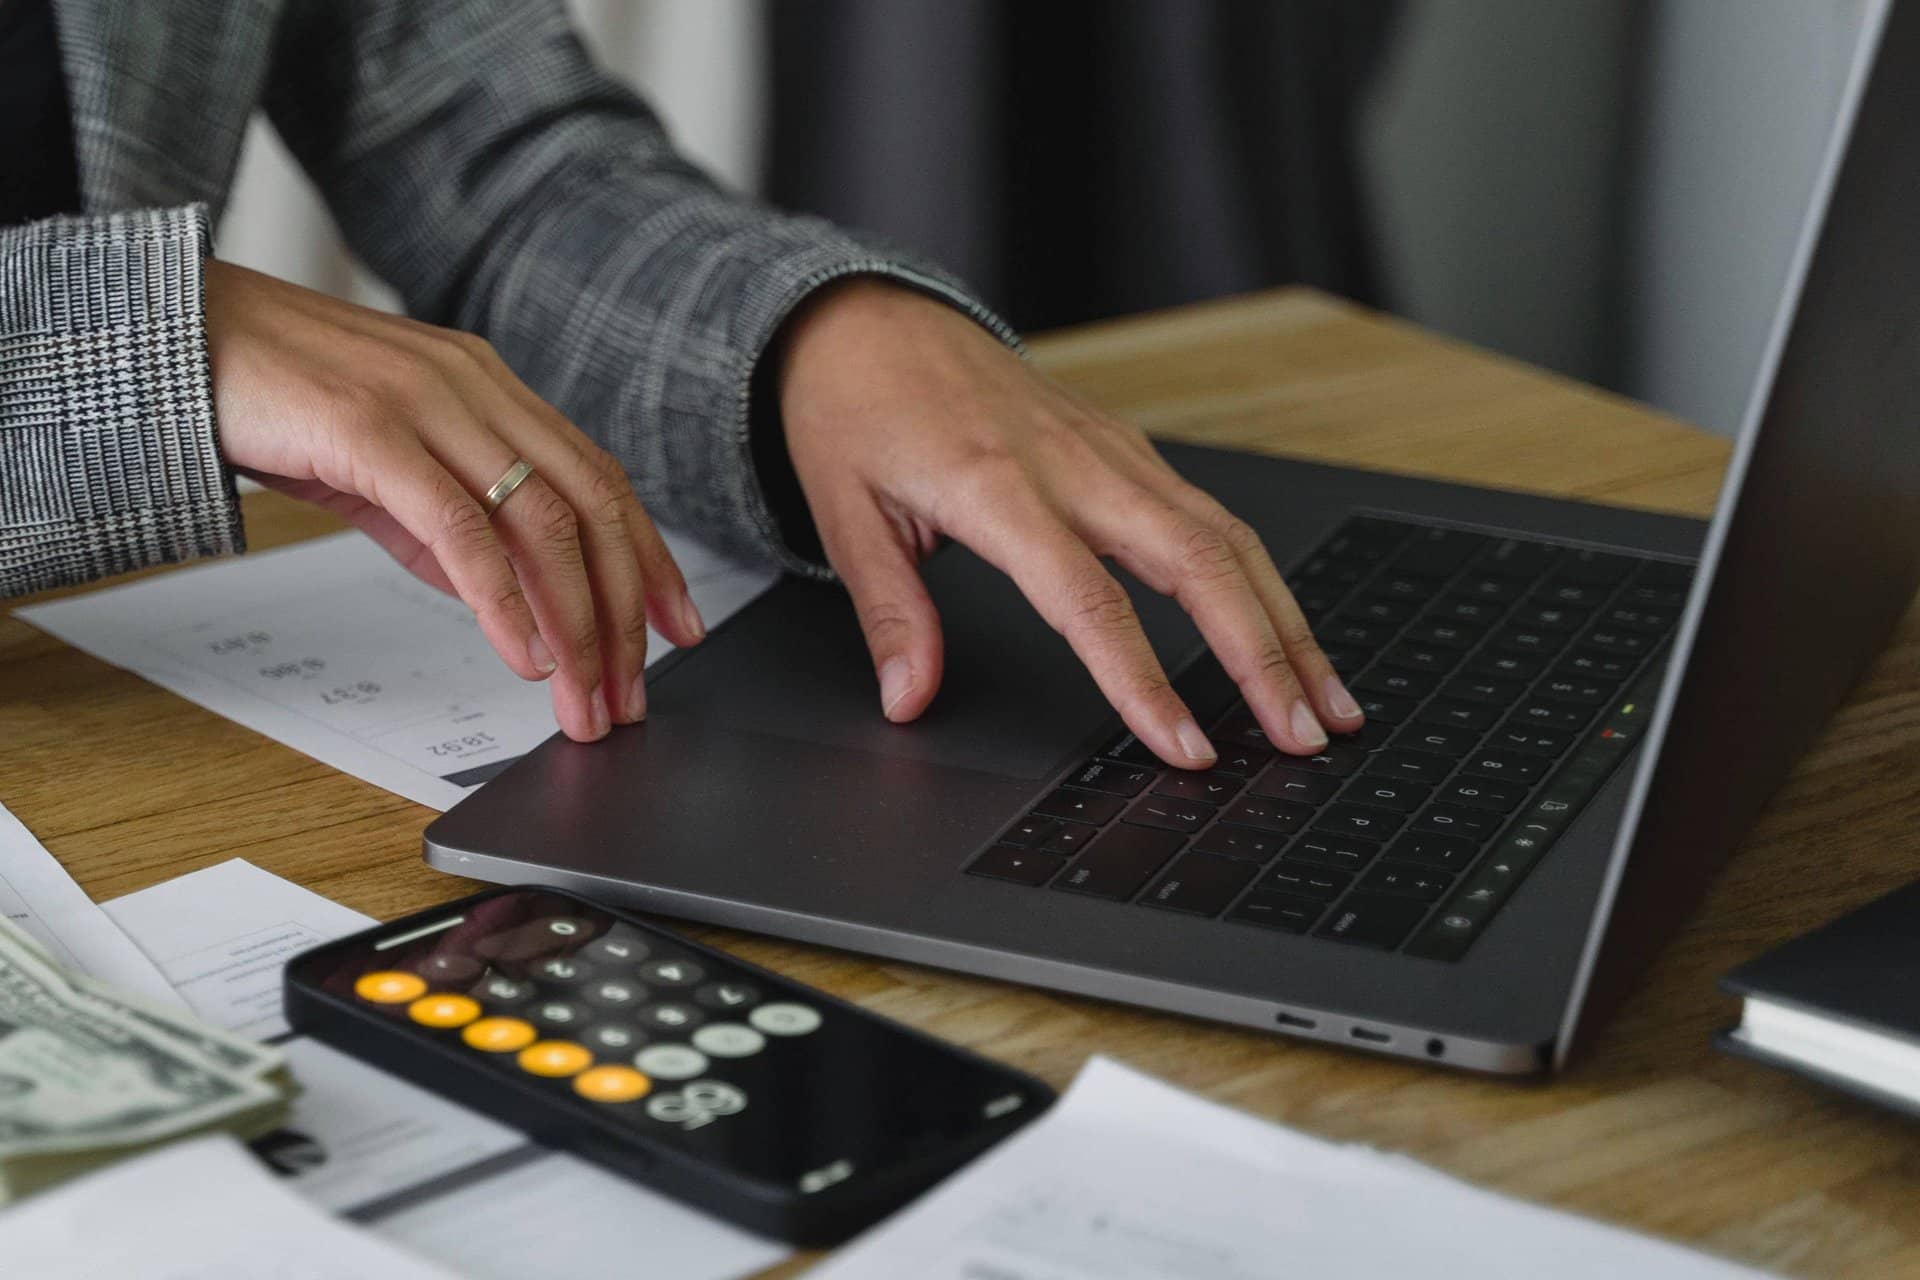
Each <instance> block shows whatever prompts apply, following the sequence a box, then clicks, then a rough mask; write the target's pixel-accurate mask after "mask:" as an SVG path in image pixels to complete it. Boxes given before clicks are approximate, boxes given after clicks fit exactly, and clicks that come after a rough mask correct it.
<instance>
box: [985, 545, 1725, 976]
mask: <svg viewBox="0 0 1920 1280" xmlns="http://www.w3.org/2000/svg"><path fill="white" fill-rule="evenodd" d="M1691 580H1692V569H1691V567H1690V566H1687V565H1683V564H1678V563H1674V562H1671V561H1661V560H1650V559H1641V558H1638V557H1633V556H1626V555H1617V554H1612V553H1609V552H1601V551H1593V550H1587V549H1582V548H1574V547H1562V546H1556V545H1553V544H1551V543H1546V542H1536V541H1530V540H1527V539H1522V538H1511V537H1500V536H1494V535H1488V534H1483V533H1474V532H1469V531H1466V530H1460V529H1452V528H1441V527H1436V526H1429V525H1420V524H1413V523H1408V522H1405V521H1400V520H1390V519H1384V518H1380V517H1374V516H1359V517H1355V518H1353V519H1351V520H1349V521H1347V522H1346V523H1345V524H1344V525H1342V526H1341V527H1340V528H1339V529H1338V530H1337V531H1336V532H1335V533H1334V534H1333V536H1332V537H1330V538H1328V539H1327V541H1326V542H1325V543H1324V544H1323V545H1322V546H1321V547H1320V548H1319V549H1318V550H1317V551H1316V552H1315V553H1314V554H1313V555H1312V556H1310V557H1309V558H1308V559H1307V560H1306V562H1305V563H1304V565H1302V567H1301V568H1300V570H1299V572H1297V573H1296V574H1294V575H1292V577H1291V579H1290V581H1291V583H1292V586H1293V590H1294V593H1295V597H1296V598H1297V599H1298V600H1299V602H1300V605H1301V608H1302V609H1303V610H1305V612H1306V614H1307V617H1308V619H1309V621H1311V622H1312V623H1313V624H1314V630H1315V634H1316V635H1317V636H1318V637H1319V639H1320V642H1321V644H1322V645H1323V646H1324V647H1325V649H1326V653H1327V656H1328V658H1329V659H1331V660H1332V662H1333V665H1334V667H1335V669H1336V670H1338V671H1339V672H1340V674H1341V676H1342V677H1343V678H1345V679H1346V681H1347V682H1348V685H1349V687H1350V688H1351V689H1352V690H1353V694H1354V697H1355V698H1356V699H1358V701H1359V702H1360V705H1361V707H1362V708H1363V709H1364V710H1365V712H1366V715H1367V722H1366V724H1365V725H1364V726H1363V727H1362V728H1361V730H1360V732H1358V733H1354V734H1345V735H1337V736H1335V737H1334V739H1333V740H1332V742H1330V743H1329V744H1328V746H1327V749H1326V750H1325V751H1323V752H1321V753H1320V754H1319V755H1317V756H1311V757H1300V756H1289V755H1285V754H1282V753H1279V752H1277V751H1275V750H1274V749H1273V748H1272V747H1271V745H1270V744H1269V743H1268V742H1267V738H1266V735H1265V733H1264V732H1263V731H1262V730H1261V728H1260V726H1259V723H1258V722H1257V721H1256V720H1255V719H1254V717H1253V715H1252V713H1251V712H1250V711H1248V709H1247V707H1246V704H1245V703H1244V702H1237V703H1235V704H1234V706H1233V707H1232V708H1231V709H1229V710H1228V711H1227V712H1226V714H1225V715H1224V716H1222V717H1221V718H1220V719H1219V720H1218V721H1217V722H1216V723H1215V724H1214V725H1213V727H1212V733H1211V736H1212V739H1213V742H1214V745H1215V746H1216V747H1217V748H1218V749H1219V752H1220V760H1219V763H1218V764H1217V765H1216V766H1215V767H1214V768H1212V769H1211V770H1208V771H1206V772H1204V773H1194V772H1189V771H1186V770H1180V769H1170V768H1168V767H1166V766H1165V765H1163V764H1161V763H1160V761H1159V760H1158V759H1157V758H1156V757H1155V756H1154V755H1153V753H1152V752H1150V751H1148V750H1147V749H1146V747H1145V746H1144V745H1143V744H1142V743H1140V742H1139V741H1138V740H1137V739H1135V738H1134V737H1133V736H1132V735H1131V734H1125V733H1123V734H1121V736H1120V737H1119V738H1117V739H1116V740H1115V741H1113V742H1112V743H1110V744H1108V746H1107V748H1106V749H1105V750H1104V751H1102V752H1101V753H1100V754H1099V755H1097V756H1096V757H1094V758H1093V759H1091V760H1088V761H1087V762H1086V763H1085V764H1084V765H1082V766H1080V767H1079V768H1077V769H1075V770H1073V771H1072V772H1071V773H1069V774H1068V775H1067V776H1066V777H1065V778H1063V779H1062V780H1061V782H1060V785H1059V786H1058V787H1057V788H1056V789H1054V790H1053V791H1052V792H1051V793H1050V794H1049V795H1047V796H1046V798H1045V799H1043V800H1042V801H1041V802H1040V803H1039V804H1038V805H1036V806H1035V808H1034V810H1033V812H1032V813H1030V814H1028V815H1027V816H1025V817H1024V818H1022V819H1021V820H1020V821H1019V822H1017V823H1016V824H1014V826H1012V827H1011V828H1009V829H1008V830H1007V831H1006V832H1004V833H1003V834H1002V835H1001V836H1000V838H999V840H998V841H997V842H996V843H995V844H993V845H992V846H991V847H989V848H988V849H986V850H985V851H984V852H982V853H980V854H979V855H978V856H976V857H975V858H974V859H973V860H972V861H971V862H970V863H969V864H968V866H967V868H966V870H967V873H968V874H970V875H976V876H986V877H990V878H992V879H996V880H1001V881H1006V882H1009V883H1012V884H1017V885H1023V886H1026V887H1029V888H1032V889H1036V890H1040V889H1045V890H1047V891H1049V892H1064V893H1076V894H1081V895H1085V896H1091V897H1095V898H1104V899H1108V900H1110V901H1112V902H1114V903H1116V904H1128V909H1135V908H1146V909H1152V910H1161V911H1175V912H1183V913H1186V914H1189V915H1194V916H1203V917H1208V918H1213V919H1217V920H1220V921H1222V922H1223V923H1226V924H1229V925H1241V926H1250V927H1253V928H1259V929H1271V930H1279V931H1281V932H1285V933H1294V934H1306V935H1310V936H1313V937H1317V938H1326V939H1331V940H1335V941H1340V942H1347V943H1354V944H1358V945H1362V946H1369V947H1376V948H1384V949H1389V950H1391V949H1403V950H1404V951H1405V952H1406V953H1407V954H1409V955H1414V956H1419V957H1422V958H1425V959H1430V960H1457V959H1458V958H1459V957H1461V956H1462V955H1464V954H1465V953H1466V951H1467V949H1468V948H1469V947H1470V946H1471V945H1472V944H1473V941H1474V939H1475V938H1477V937H1478V936H1480V934H1482V933H1483V932H1484V931H1485V929H1486V926H1487V922H1488V921H1489V920H1491V919H1492V918H1493V916H1494V914H1495V913H1496V912H1498V911H1499V909H1500V908H1501V907H1502V906H1503V905H1504V904H1505V903H1506V902H1507V901H1508V900H1509V899H1510V898H1511V896H1512V894H1513V891H1514V890H1515V888H1516V887H1517V886H1518V885H1519V884H1520V882H1521V881H1522V880H1523V879H1524V878H1525V876H1526V875H1527V873H1528V872H1529V871H1530V870H1532V868H1533V867H1534V866H1536V865H1537V864H1538V863H1539V862H1540V860H1541V859H1542V858H1543V857H1544V856H1545V855H1546V853H1547V851H1548V850H1549V849H1550V848H1551V847H1552V846H1553V843H1554V840H1555V839H1556V838H1557V837H1558V836H1559V834H1560V833H1561V832H1562V831H1563V830H1565V829H1566V828H1567V826H1568V825H1570V824H1571V823H1572V821H1573V820H1574V818H1575V817H1576V816H1577V815H1578V814H1579V812H1580V810H1581V808H1582V807H1583V806H1584V805H1585V804H1586V803H1587V801H1588V800H1590V799H1591V798H1592V797H1593V796H1594V795H1595V794H1597V793H1598V792H1599V790H1600V788H1601V786H1602V785H1603V784H1604V783H1605V782H1606V780H1607V778H1608V777H1609V776H1610V775H1611V774H1612V772H1613V770H1614V768H1615V766H1616V765H1618V764H1619V762H1620V760H1621V759H1622V758H1624V757H1625V756H1626V754H1627V751H1628V749H1629V748H1630V747H1631V746H1632V745H1633V743H1634V742H1636V741H1637V740H1638V738H1639V734H1640V729H1641V726H1642V724H1643V723H1644V721H1645V719H1646V717H1647V715H1648V713H1649V712H1650V711H1651V709H1652V701H1653V698H1654V697H1655V696H1656V695H1657V693H1658V690H1659V680H1660V675H1661V671H1662V669H1663V667H1664V665H1665V659H1666V649H1667V643H1668V639H1669V637H1670V635H1671V633H1672V630H1673V627H1674V625H1675V623H1676V622H1677V620H1678V618H1679V615H1680V609H1681V605H1682V604H1683V603H1684V601H1685V599H1686V594H1687V588H1688V586H1689V584H1690V582H1691ZM1212 660H1213V659H1211V658H1210V657H1208V658H1202V659H1201V661H1212Z"/></svg>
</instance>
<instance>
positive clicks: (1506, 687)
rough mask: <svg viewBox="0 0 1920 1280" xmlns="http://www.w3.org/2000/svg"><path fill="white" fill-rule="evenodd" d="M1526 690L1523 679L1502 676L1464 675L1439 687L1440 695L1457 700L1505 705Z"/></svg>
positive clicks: (1509, 704) (1511, 702)
mask: <svg viewBox="0 0 1920 1280" xmlns="http://www.w3.org/2000/svg"><path fill="white" fill-rule="evenodd" d="M1526 690H1527V685H1526V682H1525V681H1523V680H1509V679H1507V678H1506V677H1504V676H1484V675H1465V676H1456V677H1454V678H1453V679H1451V680H1449V681H1447V683H1446V684H1445V685H1443V686H1442V687H1441V689H1440V695H1441V696H1442V697H1445V698H1452V699H1455V700H1456V701H1459V702H1485V703H1491V704H1493V705H1495V706H1500V707H1507V706H1511V705H1512V704H1513V700H1514V699H1515V698H1517V697H1519V696H1520V695H1521V694H1523V693H1525V692H1526Z"/></svg>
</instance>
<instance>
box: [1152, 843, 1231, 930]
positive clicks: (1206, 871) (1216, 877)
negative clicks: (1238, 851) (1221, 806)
mask: <svg viewBox="0 0 1920 1280" xmlns="http://www.w3.org/2000/svg"><path fill="white" fill-rule="evenodd" d="M1258 869H1259V868H1257V867H1256V866H1254V864H1253V863H1251V862H1240V861H1237V860H1235V859H1233V858H1222V857H1218V856H1216V855H1214V854H1211V853H1188V854H1182V855H1181V857H1180V860H1179V861H1178V862H1176V863H1174V864H1173V866H1172V867H1171V868H1170V869H1169V870H1168V871H1167V872H1166V874H1164V875H1162V876H1161V877H1160V879H1159V880H1158V881H1156V882H1155V883H1154V886H1153V887H1152V888H1151V889H1149V890H1147V892H1146V895H1145V896H1144V897H1142V898H1141V899H1140V901H1141V902H1142V903H1143V904H1145V905H1146V906H1149V907H1160V908H1162V909H1164V910H1167V911H1186V912H1190V913H1192V914H1194V915H1201V916H1217V915H1219V914H1220V913H1221V912H1222V911H1225V910H1226V909H1227V904H1228V903H1229V902H1232V901H1233V899H1234V896H1235V895H1236V894H1238V893H1239V892H1240V891H1241V890H1242V889H1244V888H1246V887H1247V881H1249V880H1251V879H1253V873H1254V872H1255V871H1257V870H1258Z"/></svg>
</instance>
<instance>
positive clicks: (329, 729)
mask: <svg viewBox="0 0 1920 1280" xmlns="http://www.w3.org/2000/svg"><path fill="white" fill-rule="evenodd" d="M663 536H665V537H666V540H667V545H668V548H669V549H670V550H671V551H672V552H673V554H674V559H675V560H676V562H677V563H678V564H679V565H680V568H681V572H682V573H683V574H685V576H686V579H687V587H688V590H689V591H690V592H691V593H692V595H693V600H694V603H695V605H697V606H698V607H699V609H700V613H701V616H702V617H704V618H705V619H706V622H707V625H708V626H714V625H717V624H718V623H719V622H720V621H721V620H722V619H723V618H725V617H727V616H728V615H730V614H732V613H733V612H734V611H735V610H737V609H739V608H740V607H741V606H742V605H744V604H746V603H747V602H748V601H749V600H751V599H753V598H754V597H755V596H756V595H758V594H759V593H760V592H761V591H763V590H765V589H766V587H767V585H768V584H769V583H770V582H772V581H773V575H772V573H770V572H769V571H767V570H764V569H748V568H745V567H742V566H740V565H738V564H735V563H734V562H733V561H730V560H727V559H724V558H722V557H721V556H719V555H718V554H716V553H715V552H712V551H709V550H708V549H706V548H705V547H703V546H701V545H700V544H699V543H697V542H694V541H692V540H690V539H688V538H685V537H683V536H680V535H677V534H673V533H666V534H664V535H663ZM16 616H17V617H20V618H22V619H24V620H26V621H27V622H30V623H32V624H33V625H34V626H37V627H39V628H41V629H42V630H44V631H48V632H50V633H52V634H53V635H56V636H58V637H59V638H60V639H62V640H64V641H66V642H67V643H68V644H70V645H73V646H74V647H75V648H78V649H82V650H85V651H86V652H88V653H90V654H93V655H94V656H95V657H97V658H101V659H104V660H105V661H107V662H111V663H113V664H114V665H115V666H119V667H125V668H126V669H127V670H129V671H132V672H134V673H136V674H138V675H141V676H144V677H145V678H147V679H148V680H151V681H153V682H154V683H155V684H157V685H160V686H162V687H163V688H167V689H171V690H172V691H173V692H175V693H177V694H179V695H180V696H182V697H184V698H189V699H191V700H192V701H194V702H197V703H199V704H200V705H201V706H203V707H206V708H207V709H208V710H210V711H215V712H218V713H219V714H220V715H223V716H226V717H227V718H228V719H230V720H236V721H238V722H239V723H241V724H244V725H246V726H247V727H248V728H250V729H254V730H257V731H258V732H260V733H263V734H265V735H267V736H268V737H270V738H274V739H276V740H277V741H280V742H283V743H285V744H286V745H287V746H290V747H292V748H294V749H295V750H296V751H301V752H304V753H306V754H307V755H310V756H312V757H313V758H314V759H316V760H319V761H321V762H322V763H323V764H327V765H331V766H332V767H333V768H336V769H339V770H341V771H343V772H346V773H351V774H353V775H354V776H355V777H357V778H362V779H364V780H366V781H368V782H371V783H373V784H374V785H375V786H378V787H384V788H386V789H387V790H388V791H392V792H394V793H396V794H398V795H403V796H405V797H407V798H408V799H409V800H414V801H417V802H419V803H420V804H424V805H428V806H430V807H432V808H435V809H448V808H451V807H452V806H453V805H454V804H455V803H456V802H458V801H459V800H460V798H461V797H462V796H464V795H466V794H467V793H468V792H469V791H471V790H473V789H474V788H475V787H477V786H479V785H480V784H481V783H483V782H485V781H486V780H487V779H488V778H490V777H492V776H493V775H494V774H496V773H498V772H499V771H500V770H501V769H504V768H505V767H506V766H507V765H509V764H511V763H512V762H513V761H515V760H517V759H519V758H520V757H521V756H523V755H525V754H526V753H527V752H529V751H531V750H533V748H534V747H536V746H538V745H539V744H540V743H541V742H543V741H545V740H546V739H547V738H548V737H550V736H551V735H552V734H553V732H554V722H553V709H552V703H551V700H550V697H549V695H548V692H547V688H546V686H545V685H544V684H540V683H534V682H529V681H525V680H521V679H520V678H519V677H518V676H516V675H514V674H513V672H511V671H509V670H508V669H507V667H506V666H505V664H503V663H502V662H501V661H500V659H499V657H498V656H497V655H495V654H494V652H493V650H492V648H491V647H490V646H489V645H488V644H487V641H486V637H485V636H484V635H483V634H482V633H481V631H480V627H479V624H478V623H476V622H475V621H474V619H473V615H472V614H471V613H470V612H469V611H468V609H467V607H466V606H465V605H464V604H462V603H461V602H460V601H458V600H456V599H454V598H452V597H451V596H448V595H445V594H443V593H441V592H439V591H436V590H434V589H433V588H432V587H429V586H427V585H426V584H425V583H422V582H421V581H419V580H418V579H417V578H415V577H414V576H413V575H412V574H410V573H408V572H407V571H406V570H405V569H403V568H401V567H400V566H399V565H398V564H396V563H395V562H394V560H393V559H392V557H390V556H388V555H387V553H386V552H384V551H382V550H381V549H380V548H379V547H378V546H377V545H375V543H374V542H373V541H372V540H371V539H369V538H367V537H365V536H364V535H362V534H359V533H340V534H334V535H332V536H330V537H325V538H316V539H314V540H313V541H310V542H303V543H299V544H297V545H295V546H291V547H283V548H281V549H279V550H276V551H264V552H260V553H258V554H255V555H247V556H241V557H239V558H237V559H233V560H224V561H220V562H218V563H215V564H208V565H201V566H198V567H196V568H191V569H182V570H179V571H177V572H174V573H167V574H162V575H160V576H159V577H155V578H147V579H144V580H142V581H139V582H132V583H128V584H127V585H125V586H120V587H110V588H108V589H106V590H104V591H95V592H91V593H89V594H85V595H79V596H73V597H69V598H67V599H64V600H55V601H51V602H49V603H47V604H42V605H34V606H32V607H30V608H26V609H21V610H18V611H17V613H16ZM672 648H673V646H672V645H670V644H668V643H667V641H666V640H665V639H664V638H663V637H661V636H660V635H659V634H658V633H657V632H650V633H649V635H648V641H647V654H648V657H649V659H654V658H658V657H660V656H661V655H663V654H665V653H668V652H670V651H671V650H672Z"/></svg>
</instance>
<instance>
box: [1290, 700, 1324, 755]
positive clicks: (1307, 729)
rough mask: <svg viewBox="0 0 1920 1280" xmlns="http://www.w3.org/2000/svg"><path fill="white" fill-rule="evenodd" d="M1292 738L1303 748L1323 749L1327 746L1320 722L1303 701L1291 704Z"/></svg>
mask: <svg viewBox="0 0 1920 1280" xmlns="http://www.w3.org/2000/svg"><path fill="white" fill-rule="evenodd" d="M1291 723H1292V727H1293V736H1294V737H1295V738H1296V739H1298V740H1299V743H1300V745H1301V746H1303V747H1315V748H1318V747H1324V746H1326V745H1327V731H1326V730H1325V729H1322V728H1321V727H1320V721H1319V719H1318V718H1317V717H1315V716H1314V714H1313V708H1312V707H1310V706H1308V705H1307V704H1306V703H1305V702H1304V701H1303V702H1296V703H1294V704H1293V717H1292V721H1291Z"/></svg>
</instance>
